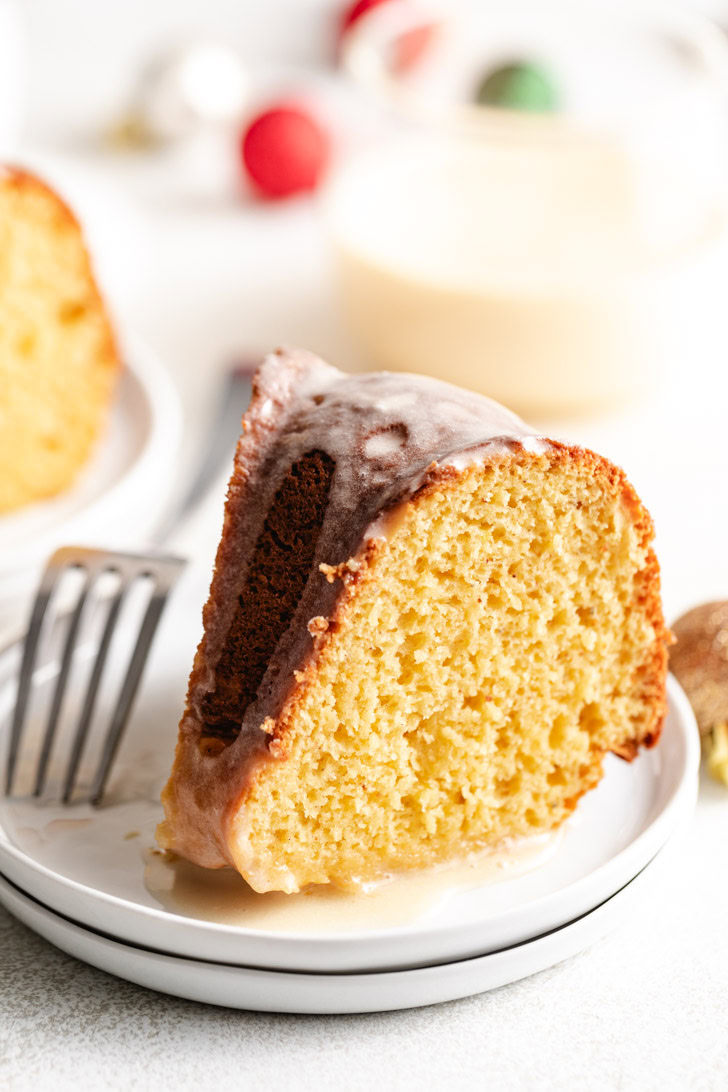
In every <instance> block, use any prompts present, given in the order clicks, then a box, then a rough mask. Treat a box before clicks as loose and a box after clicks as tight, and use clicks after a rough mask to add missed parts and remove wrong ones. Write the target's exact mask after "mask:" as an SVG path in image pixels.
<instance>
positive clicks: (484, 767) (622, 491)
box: [158, 351, 667, 892]
mask: <svg viewBox="0 0 728 1092" xmlns="http://www.w3.org/2000/svg"><path fill="white" fill-rule="evenodd" d="M652 535H653V531H652V524H651V521H650V518H649V516H648V514H647V512H646V511H645V509H644V507H643V506H642V504H641V503H640V501H639V499H638V498H637V496H636V494H635V492H634V490H633V489H632V487H631V486H630V485H629V483H628V482H627V480H626V478H625V476H624V474H623V473H622V471H621V470H619V469H618V468H617V467H615V466H613V465H612V464H611V463H609V462H607V460H606V459H603V458H601V457H600V456H598V455H595V454H593V453H592V452H590V451H586V450H584V449H581V448H578V447H569V446H566V445H564V444H561V443H556V442H553V441H550V440H545V439H542V438H539V437H536V436H534V435H533V434H532V433H531V432H530V431H529V429H528V428H527V427H526V426H525V425H524V424H523V423H522V422H521V421H520V420H519V419H518V418H517V417H515V416H514V415H513V414H511V413H509V412H508V411H507V410H506V409H504V408H502V407H501V406H499V405H497V404H495V403H493V402H491V401H489V400H488V399H486V398H482V397H481V396H479V395H475V394H471V393H468V392H465V391H462V390H459V389H458V388H455V387H451V386H449V385H447V384H444V383H440V382H438V381H436V380H434V379H428V378H423V377H419V376H408V375H391V374H388V373H382V374H369V375H356V376H345V375H343V374H342V373H341V372H339V371H337V370H336V369H334V368H332V367H330V366H328V365H327V364H324V363H323V362H322V361H321V360H319V359H318V358H316V357H314V356H312V355H311V354H308V353H305V352H302V351H294V352H290V353H284V352H278V353H276V354H273V355H272V356H271V357H270V358H268V360H267V361H266V362H265V363H264V364H263V366H262V368H261V369H260V371H259V372H258V374H257V377H256V379H255V382H254V390H253V399H252V402H251V405H250V408H249V409H248V412H247V414H246V416H245V418H244V420H243V431H242V436H241V438H240V441H239V444H238V448H237V452H236V456H235V465H234V469H233V475H232V479H231V481H230V488H229V492H228V499H227V505H226V509H225V522H224V528H223V533H222V541H221V543H220V546H219V550H218V554H217V560H216V565H215V573H214V577H213V581H212V587H211V590H210V597H209V600H208V603H207V605H206V607H205V610H204V636H203V638H202V642H201V644H200V646H199V649H198V651H197V656H196V658H195V663H194V666H193V669H192V674H191V677H190V683H189V691H188V696H187V704H186V708H185V712H184V715H183V717H182V721H181V724H180V733H179V742H178V745H177V751H176V757H175V762H174V768H173V770H172V775H171V778H170V780H169V782H168V784H167V786H166V788H165V790H164V793H163V801H164V807H165V814H166V819H165V821H164V823H162V824H161V826H160V828H159V833H158V837H159V841H160V844H161V845H162V846H164V847H165V848H168V849H173V850H175V851H177V852H178V853H180V854H182V855H183V856H185V857H187V858H189V859H190V860H191V861H194V862H196V863H198V864H200V865H203V866H205V867H208V868H219V867H222V866H225V865H232V866H233V867H235V868H236V869H238V871H239V872H240V873H241V874H242V875H243V876H244V878H245V879H246V880H247V881H248V883H249V884H250V885H251V886H252V887H253V888H254V889H255V890H257V891H269V890H280V891H287V892H294V891H297V890H299V889H300V888H302V887H304V886H305V885H307V884H312V883H332V884H335V885H337V886H339V887H342V888H351V887H356V886H357V885H359V884H361V883H363V882H367V881H372V880H376V879H377V878H380V877H382V876H384V875H386V874H388V873H391V872H394V871H398V870H402V869H409V868H413V867H420V866H425V865H429V864H433V863H436V862H440V861H444V860H447V859H449V858H452V857H456V856H459V855H461V854H463V853H464V852H466V851H468V850H471V849H474V848H478V847H483V846H487V845H493V844H495V843H498V842H499V841H501V840H502V839H504V838H506V837H509V836H520V835H528V834H532V833H535V832H539V831H543V830H546V829H548V828H551V827H554V826H556V825H558V824H559V823H561V822H562V821H563V820H564V819H565V818H566V817H567V816H568V815H569V814H570V813H571V812H572V811H573V809H574V807H575V806H576V803H577V801H578V800H579V798H580V797H581V796H582V795H583V794H584V793H585V792H587V790H589V789H591V788H592V787H593V786H594V785H596V784H597V782H598V781H599V778H600V776H601V773H602V763H603V760H604V756H605V754H607V753H608V752H610V751H612V752H615V753H616V754H618V755H620V756H622V757H623V758H626V759H631V758H633V757H634V755H635V754H636V752H637V749H638V747H639V746H640V745H641V744H644V745H645V746H651V745H652V744H653V743H655V741H656V740H657V738H658V735H659V732H660V726H661V722H662V718H663V714H664V710H665V697H664V692H665V672H666V659H667V656H666V639H667V633H666V630H665V627H664V623H663V617H662V610H661V606H660V596H659V573H658V566H657V562H656V560H655V556H654V554H653V552H652V549H651V547H650V543H651V539H652Z"/></svg>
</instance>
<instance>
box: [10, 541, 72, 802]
mask: <svg viewBox="0 0 728 1092" xmlns="http://www.w3.org/2000/svg"><path fill="white" fill-rule="evenodd" d="M54 561H55V558H51V559H50V561H49V562H48V565H47V567H46V569H45V571H44V573H43V577H42V579H41V583H40V587H39V588H38V592H37V595H36V597H35V602H34V603H33V610H32V613H31V616H30V623H29V625H28V632H27V634H26V637H25V642H24V644H23V659H22V662H21V665H20V675H19V677H18V692H17V696H16V698H15V709H14V710H13V724H12V727H11V729H10V748H9V751H8V763H7V768H6V773H5V792H6V793H7V794H8V795H9V794H10V793H11V791H12V788H13V781H14V780H15V769H16V766H17V762H18V754H19V752H20V739H21V736H22V734H23V727H24V725H25V715H26V713H27V711H28V698H29V696H30V689H31V685H32V682H33V667H34V665H35V657H36V654H37V652H38V641H39V638H40V633H41V628H42V626H43V619H44V618H45V613H46V610H47V609H48V604H49V602H50V599H51V596H52V594H53V589H54V587H55V584H56V578H57V576H58V573H59V570H58V568H57V567H56V565H55V563H54Z"/></svg>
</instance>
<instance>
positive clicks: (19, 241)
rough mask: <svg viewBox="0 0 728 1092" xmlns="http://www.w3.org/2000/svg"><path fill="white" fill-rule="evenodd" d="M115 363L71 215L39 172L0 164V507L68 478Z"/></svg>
mask: <svg viewBox="0 0 728 1092" xmlns="http://www.w3.org/2000/svg"><path fill="white" fill-rule="evenodd" d="M117 370H118V358H117V354H116V350H115V348H114V339H113V336H112V333H111V327H110V325H109V320H108V318H107V315H106V312H105V310H104V307H103V304H102V302H101V299H100V297H99V293H98V290H97V288H96V284H95V282H94V278H93V275H92V272H91V268H90V265H89V259H88V255H87V253H86V249H85V247H84V243H83V238H82V235H81V230H80V228H79V226H78V224H77V222H76V220H75V219H74V217H73V215H72V214H71V212H70V211H69V209H68V208H67V207H66V206H65V204H64V203H63V202H62V201H61V199H60V198H59V197H58V196H57V195H56V194H55V193H54V192H53V191H52V190H51V189H49V188H48V187H47V186H46V185H45V184H44V183H43V182H41V181H40V180H39V179H37V178H35V177H33V176H32V175H30V174H27V173H26V172H25V171H20V170H16V169H14V168H7V167H5V168H3V167H0V513H2V512H7V511H9V510H10V509H13V508H18V507H19V506H20V505H23V504H27V503H29V502H30V501H34V500H39V499H41V498H43V497H50V496H53V495H54V494H56V493H59V492H60V491H61V490H63V489H65V488H66V487H67V486H69V485H70V484H71V483H72V481H73V479H74V478H75V476H76V474H77V473H78V471H79V469H80V468H81V467H82V466H83V465H84V463H85V462H86V460H87V459H88V457H89V454H90V452H91V450H92V448H93V445H94V442H95V440H96V438H97V436H98V433H99V430H100V428H101V426H102V424H103V421H104V419H105V417H106V413H107V409H108V406H109V401H110V399H111V394H112V386H113V381H114V378H115V375H116V372H117Z"/></svg>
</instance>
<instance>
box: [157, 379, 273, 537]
mask: <svg viewBox="0 0 728 1092" xmlns="http://www.w3.org/2000/svg"><path fill="white" fill-rule="evenodd" d="M254 369H255V362H254V361H252V360H245V361H244V362H243V363H242V364H240V365H239V366H238V367H235V368H232V369H231V370H230V371H229V372H228V373H227V375H226V376H225V380H224V382H223V385H222V388H221V391H220V394H219V397H218V401H217V406H216V409H215V412H214V413H213V416H212V418H211V420H210V424H209V426H208V428H207V430H206V433H205V440H204V443H203V449H202V454H201V457H200V460H199V463H198V466H197V470H196V471H195V473H194V474H193V476H192V480H191V482H190V483H189V485H188V486H187V487H186V489H185V490H184V491H183V493H182V496H181V498H180V499H179V500H178V501H177V503H176V504H175V505H174V507H173V508H172V510H171V512H169V513H168V515H167V516H165V518H164V520H163V521H162V524H161V525H160V527H159V528H158V529H157V531H156V532H155V534H154V538H153V542H154V545H155V546H157V547H160V546H163V547H164V549H165V551H166V552H168V551H173V552H178V553H182V554H189V555H191V556H193V557H194V556H196V554H197V552H198V548H199V545H200V543H201V542H202V541H204V539H205V537H206V534H205V532H206V531H207V532H209V529H210V527H214V528H215V529H216V530H217V529H218V524H221V522H222V501H223V498H224V496H225V486H226V484H227V480H228V478H229V476H230V464H231V462H232V454H233V451H234V449H235V444H236V442H237V439H238V436H239V435H240V421H241V418H242V416H243V413H244V411H245V408H246V406H247V404H248V401H249V400H250V393H251V389H252V383H251V380H252V376H253V372H254Z"/></svg>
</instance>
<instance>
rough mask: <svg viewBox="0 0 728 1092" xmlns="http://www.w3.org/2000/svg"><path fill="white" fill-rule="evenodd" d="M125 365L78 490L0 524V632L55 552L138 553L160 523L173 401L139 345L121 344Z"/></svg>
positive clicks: (161, 373)
mask: <svg viewBox="0 0 728 1092" xmlns="http://www.w3.org/2000/svg"><path fill="white" fill-rule="evenodd" d="M123 359H124V362H125V368H124V371H123V372H122V375H121V377H120V381H119V385H118V389H117V392H116V395H115V398H114V404H113V407H112V411H111V414H110V419H109V423H108V427H107V429H106V432H105V434H104V437H103V439H102V441H101V443H100V444H99V446H98V449H97V451H96V453H95V454H94V456H93V458H92V459H91V461H90V463H89V465H88V466H87V467H86V469H85V470H84V471H83V473H82V474H81V476H80V478H79V479H78V481H77V483H76V485H75V486H74V487H73V488H72V489H69V490H67V491H66V492H65V493H63V494H61V495H60V496H58V497H54V498H53V499H52V500H49V501H44V502H42V503H38V504H32V505H29V506H28V507H25V508H21V509H20V510H19V511H18V512H12V513H10V514H9V515H4V516H0V624H2V623H5V622H6V618H5V613H6V607H7V604H9V603H11V602H13V601H17V600H18V599H19V598H20V597H21V595H23V594H26V593H27V591H29V590H30V588H32V585H33V581H34V579H35V578H36V577H37V573H38V569H39V567H40V565H41V564H42V563H43V562H44V561H45V559H46V558H47V557H48V556H49V554H51V553H52V552H53V550H54V549H56V548H57V547H58V546H62V545H69V544H70V545H74V544H78V545H84V546H114V547H117V548H123V547H124V546H127V547H131V546H137V547H139V546H140V545H142V544H143V542H144V539H145V536H146V535H148V534H149V533H150V532H151V531H152V529H153V528H154V526H155V524H156V522H157V521H158V520H159V519H160V517H161V514H162V512H161V510H160V504H159V497H160V495H161V496H162V497H166V496H168V495H169V491H170V481H173V480H174V473H173V472H174V467H175V462H176V460H177V457H178V454H179V443H180V437H181V422H182V416H181V409H180V402H179V396H178V394H177V391H176V389H175V387H174V385H173V384H172V382H171V380H170V379H169V377H168V375H167V373H166V372H165V370H164V369H163V368H162V366H161V365H160V364H159V363H158V361H157V360H156V358H155V357H154V355H153V354H152V353H151V352H150V351H149V350H148V349H147V348H146V347H144V346H143V345H141V344H140V343H139V342H137V341H135V340H133V339H130V340H129V341H127V342H125V344H124V350H123Z"/></svg>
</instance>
